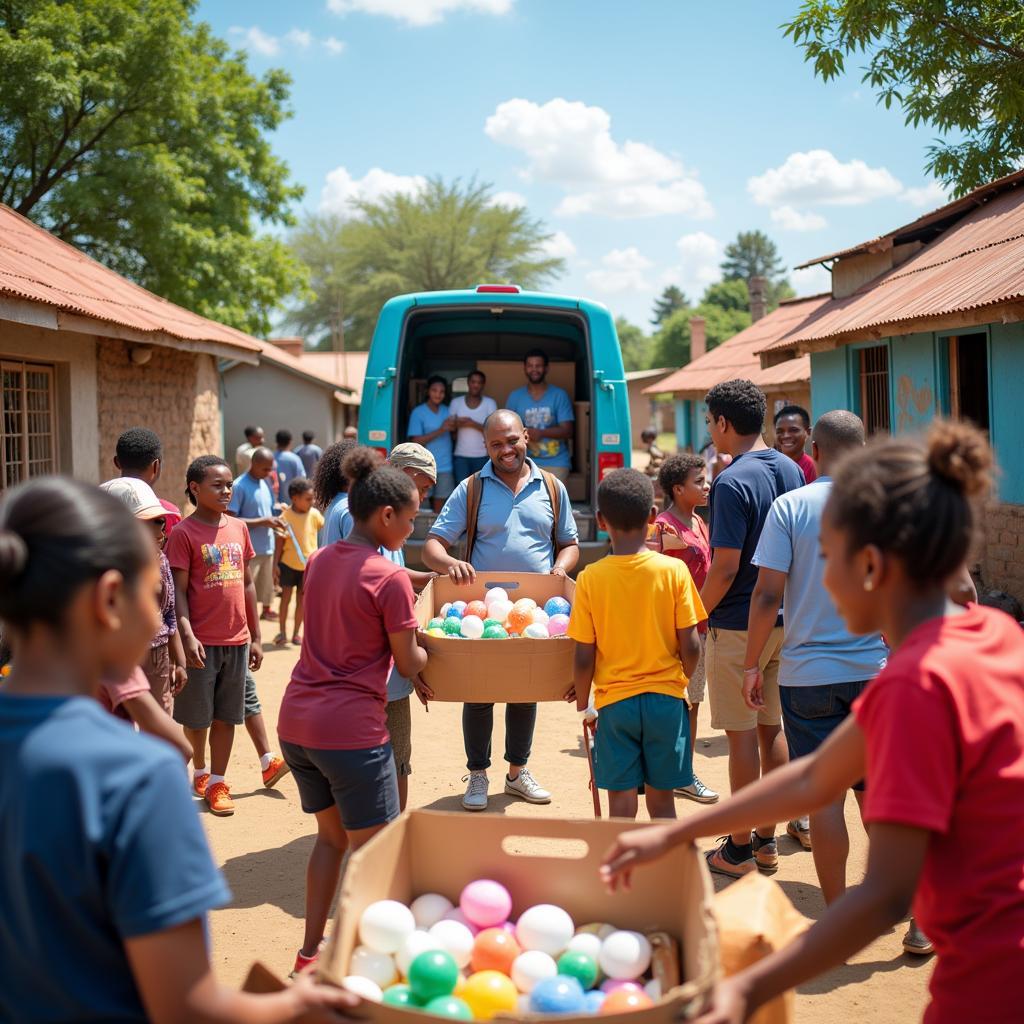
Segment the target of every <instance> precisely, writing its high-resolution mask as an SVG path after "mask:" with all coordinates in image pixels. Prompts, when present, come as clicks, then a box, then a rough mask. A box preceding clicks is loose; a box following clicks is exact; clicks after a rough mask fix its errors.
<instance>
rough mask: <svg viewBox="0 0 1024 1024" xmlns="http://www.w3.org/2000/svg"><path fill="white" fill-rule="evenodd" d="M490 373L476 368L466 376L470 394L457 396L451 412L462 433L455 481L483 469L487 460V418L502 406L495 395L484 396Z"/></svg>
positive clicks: (450, 407)
mask: <svg viewBox="0 0 1024 1024" xmlns="http://www.w3.org/2000/svg"><path fill="white" fill-rule="evenodd" d="M486 383H487V377H486V376H485V375H484V373H483V371H482V370H474V371H473V372H472V373H471V374H470V375H469V377H468V378H467V379H466V384H467V386H468V388H469V394H467V395H460V396H459V397H458V398H453V399H452V402H451V405H450V406H449V412H450V413H451V415H452V416H454V417H455V425H456V427H457V428H458V433H457V434H456V436H455V483H456V484H460V483H461V482H462V481H463V480H465V479H466V477H470V476H472V475H473V474H474V473H479V472H480V470H481V469H483V468H484V466H485V465H486V464H487V446H486V445H485V444H484V420H485V419H487V417H488V416H490V415H491V413H492V412H495V411H496V410H497V408H498V405H497V403H496V402H495V401H494V399H493V398H485V397H484V385H485V384H486Z"/></svg>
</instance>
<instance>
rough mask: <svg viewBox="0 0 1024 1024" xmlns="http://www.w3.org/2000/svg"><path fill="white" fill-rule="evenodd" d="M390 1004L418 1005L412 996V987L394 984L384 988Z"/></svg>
mask: <svg viewBox="0 0 1024 1024" xmlns="http://www.w3.org/2000/svg"><path fill="white" fill-rule="evenodd" d="M382 1001H383V1002H384V1003H386V1004H387V1005H388V1006H416V1005H417V1003H416V1001H415V1000H414V999H413V997H412V989H411V988H409V986H408V985H392V986H391V988H386V989H384V999H383V1000H382Z"/></svg>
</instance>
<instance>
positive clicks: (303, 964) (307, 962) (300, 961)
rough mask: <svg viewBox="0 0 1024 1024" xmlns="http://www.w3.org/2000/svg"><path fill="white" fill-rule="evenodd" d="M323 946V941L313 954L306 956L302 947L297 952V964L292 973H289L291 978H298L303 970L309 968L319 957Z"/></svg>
mask: <svg viewBox="0 0 1024 1024" xmlns="http://www.w3.org/2000/svg"><path fill="white" fill-rule="evenodd" d="M322 946H323V943H322V942H321V943H320V945H319V946H317V948H316V952H315V953H314V954H313V955H312V956H304V955H303V952H302V950H301V949H300V950H299V951H298V953H296V954H295V966H294V967H293V968H292V973H291V974H289V975H288V977H289V978H297V977H298V976H299V975H300V974H301V973H302V972H303V971H306V970H309V968H311V967H312V966H313V965H314V964H315V963H316V962H317V961H318V960H319V959H320V949H321V947H322Z"/></svg>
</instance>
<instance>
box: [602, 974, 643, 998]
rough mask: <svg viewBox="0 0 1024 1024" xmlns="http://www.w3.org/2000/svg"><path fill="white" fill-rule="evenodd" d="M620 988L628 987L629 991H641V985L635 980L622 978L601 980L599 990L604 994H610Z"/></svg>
mask: <svg viewBox="0 0 1024 1024" xmlns="http://www.w3.org/2000/svg"><path fill="white" fill-rule="evenodd" d="M620 989H628V990H629V991H630V992H642V991H643V987H642V986H641V985H638V984H637V983H636V982H635V981H624V980H623V979H622V978H607V979H606V980H605V981H602V982H601V991H602V992H603V993H604V994H605V995H606V996H610V995H611V994H612V993H613V992H618V991H619V990H620Z"/></svg>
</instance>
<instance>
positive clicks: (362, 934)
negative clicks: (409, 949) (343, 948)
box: [359, 900, 416, 953]
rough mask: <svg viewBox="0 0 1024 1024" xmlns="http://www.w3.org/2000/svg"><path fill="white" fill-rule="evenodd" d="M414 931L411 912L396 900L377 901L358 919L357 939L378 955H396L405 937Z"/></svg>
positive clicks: (413, 920)
mask: <svg viewBox="0 0 1024 1024" xmlns="http://www.w3.org/2000/svg"><path fill="white" fill-rule="evenodd" d="M414 931H416V918H414V917H413V916H412V911H411V910H410V909H409V908H408V907H407V906H406V905H405V904H404V903H399V902H398V901H397V900H377V902H376V903H371V904H370V905H369V906H368V907H367V908H366V909H365V910H364V911H363V914H362V916H361V917H360V918H359V938H360V941H361V942H362V944H363V945H364V946H369V947H370V949H374V950H376V951H377V952H378V953H396V952H397V951H398V949H399V947H400V946H401V945H402V942H403V940H404V939H405V937H406V936H407V935H411V934H412V933H413V932H414Z"/></svg>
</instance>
